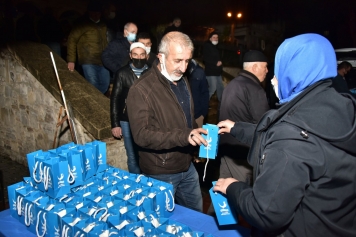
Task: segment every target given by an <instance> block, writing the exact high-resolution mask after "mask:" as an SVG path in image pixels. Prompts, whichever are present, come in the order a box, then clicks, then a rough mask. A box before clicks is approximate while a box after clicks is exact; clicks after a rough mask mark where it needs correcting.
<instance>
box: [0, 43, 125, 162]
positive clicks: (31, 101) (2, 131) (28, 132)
mask: <svg viewBox="0 0 356 237" xmlns="http://www.w3.org/2000/svg"><path fill="white" fill-rule="evenodd" d="M44 55H47V57H45V56H44ZM49 55H50V54H49V48H48V47H47V46H45V45H41V44H34V43H23V44H16V45H11V44H10V45H8V46H7V47H4V48H1V50H0V155H1V157H3V156H5V157H10V158H11V159H12V160H15V161H17V162H19V163H22V164H25V165H26V164H27V161H26V154H27V153H29V152H32V151H35V150H39V149H42V150H48V149H52V148H53V142H54V139H55V132H56V124H57V122H58V117H59V109H60V107H61V106H62V104H63V100H62V96H61V93H60V90H59V86H58V81H57V79H56V76H55V71H54V67H53V65H51V64H52V62H51V60H50V57H49ZM55 60H56V64H57V67H58V73H59V75H60V76H59V77H60V78H61V76H63V74H64V77H63V78H62V79H61V84H62V87H63V91H64V94H65V97H66V100H68V101H70V102H71V105H72V109H73V113H74V116H73V119H74V122H75V128H76V131H77V137H78V143H80V144H84V143H86V142H89V141H92V140H94V139H96V140H102V141H104V142H106V144H107V157H108V163H109V164H110V165H113V166H115V167H119V168H122V169H127V164H126V159H127V158H126V153H125V148H124V146H123V141H122V140H121V141H120V140H116V139H112V138H111V131H110V118H109V99H108V98H106V97H105V96H103V95H102V94H101V93H100V92H98V91H97V90H96V89H95V88H94V87H93V86H91V85H90V84H89V83H87V82H86V81H85V79H84V78H82V77H81V76H80V75H79V74H78V73H71V74H69V72H68V70H64V69H63V67H64V68H65V69H66V63H65V62H64V61H63V60H62V59H61V58H60V57H58V56H57V55H55ZM51 68H52V69H51ZM63 116H64V112H63V113H62V115H61V116H60V118H62V117H63ZM70 141H72V138H71V132H70V129H69V126H68V123H67V121H65V122H64V123H63V124H62V126H59V127H58V133H57V137H56V144H55V146H58V145H62V144H65V143H68V142H70Z"/></svg>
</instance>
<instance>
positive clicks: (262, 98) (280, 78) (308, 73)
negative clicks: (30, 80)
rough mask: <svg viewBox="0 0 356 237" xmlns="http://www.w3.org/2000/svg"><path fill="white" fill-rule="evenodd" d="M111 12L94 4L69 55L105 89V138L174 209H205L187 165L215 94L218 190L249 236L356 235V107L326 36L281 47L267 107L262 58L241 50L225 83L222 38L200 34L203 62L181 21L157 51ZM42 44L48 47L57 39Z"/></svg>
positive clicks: (344, 66)
mask: <svg viewBox="0 0 356 237" xmlns="http://www.w3.org/2000/svg"><path fill="white" fill-rule="evenodd" d="M114 12H115V7H114V6H113V5H108V6H103V5H101V4H100V2H97V1H90V3H89V5H88V8H87V14H85V15H84V16H83V17H81V18H80V19H79V20H78V21H77V23H76V24H75V25H74V26H73V28H72V29H71V31H70V33H69V35H68V40H67V56H66V60H67V65H68V70H70V71H74V70H76V68H78V67H80V68H81V69H82V71H83V75H84V77H85V79H86V80H87V81H88V82H89V83H91V84H92V85H93V86H95V87H96V88H97V89H98V90H99V91H100V92H101V93H103V94H105V93H107V92H108V90H109V85H110V83H112V85H113V88H112V91H111V94H110V115H111V126H112V135H113V136H114V137H115V138H118V139H121V138H123V140H124V145H125V149H126V154H127V165H128V169H129V171H130V172H131V173H136V174H145V175H147V176H149V177H152V178H155V179H158V180H162V181H165V182H168V183H171V184H172V185H173V187H174V196H175V201H176V203H178V204H180V205H183V206H185V207H188V208H191V209H194V210H196V211H200V212H202V209H203V204H202V203H203V202H202V194H201V190H200V184H199V175H198V173H197V171H196V168H195V166H194V163H193V160H194V154H195V152H196V150H197V147H199V146H207V145H208V142H207V141H206V140H205V139H204V138H203V136H202V134H207V131H206V130H204V129H203V128H202V125H203V123H204V119H205V118H206V116H207V114H208V110H209V100H210V99H211V97H212V95H213V94H214V93H215V92H216V94H217V99H218V101H219V121H220V122H219V123H218V124H217V126H218V127H219V133H220V136H221V137H220V141H219V154H218V157H219V159H220V161H221V164H220V178H219V180H218V181H217V183H216V185H215V186H214V190H215V191H217V192H221V193H223V194H226V196H227V198H228V201H229V204H230V206H231V208H232V209H233V210H234V211H235V212H236V213H237V214H238V215H240V216H242V217H243V218H244V219H245V220H246V221H247V222H248V223H249V224H250V225H251V226H252V235H256V236H356V222H355V210H356V184H355V180H356V172H355V168H356V159H355V158H356V150H355V148H356V113H355V112H356V111H355V109H356V101H355V99H354V95H353V94H352V93H350V91H349V90H348V88H347V85H346V84H345V79H344V76H345V75H346V73H347V72H348V71H349V70H350V69H351V65H350V64H349V63H347V62H343V63H341V64H340V65H339V66H338V67H337V68H336V57H335V52H334V49H333V47H332V46H331V44H330V42H329V41H328V40H327V39H326V38H324V37H323V36H320V35H317V34H303V35H298V36H295V37H293V38H290V39H286V40H285V41H284V42H283V43H282V44H281V45H280V46H279V48H278V50H277V53H276V56H275V60H274V69H270V70H274V73H273V75H274V77H273V78H272V79H271V80H270V86H269V87H268V88H270V89H271V91H272V92H273V93H274V94H275V96H276V98H278V99H277V103H273V106H271V103H270V101H269V100H268V99H267V97H266V91H265V88H264V87H263V82H264V80H265V79H266V75H267V73H268V70H269V69H268V63H269V60H268V58H267V57H266V56H265V55H264V54H263V52H261V51H258V50H250V51H248V52H246V53H245V54H244V56H243V68H242V70H241V71H240V72H239V74H238V75H237V76H236V77H235V78H234V79H233V80H232V81H231V82H230V83H228V84H227V86H225V88H224V84H223V78H222V73H223V62H222V59H221V54H220V51H219V48H218V45H219V32H217V31H213V32H211V33H210V34H209V36H207V41H206V42H205V44H204V46H203V60H202V62H203V64H204V67H202V66H201V65H199V63H198V62H197V61H196V60H194V59H192V58H193V52H194V45H193V42H192V40H191V39H190V37H189V36H188V35H186V34H184V33H183V32H182V31H181V19H180V18H174V19H173V22H172V23H171V25H169V26H168V27H167V29H166V30H165V32H164V36H163V37H162V39H161V41H160V42H159V46H158V50H157V53H156V52H153V50H151V49H152V39H151V37H150V34H149V33H148V32H140V31H139V29H138V26H137V25H136V24H135V23H133V22H128V23H126V24H125V25H124V27H123V29H122V31H121V29H118V28H117V25H115V24H113V22H112V19H113V17H115V14H114ZM49 16H50V12H49V13H48V16H47V18H45V19H44V22H43V24H44V23H45V22H49V21H50V20H49V19H50V17H49ZM43 28H45V27H43ZM22 33H26V32H25V30H23V32H22ZM41 38H42V39H43V42H46V43H48V45H49V47H53V48H55V46H54V45H53V41H55V40H54V39H51V38H46V37H45V36H43V37H41ZM268 81H269V80H268ZM211 212H212V213H213V211H211Z"/></svg>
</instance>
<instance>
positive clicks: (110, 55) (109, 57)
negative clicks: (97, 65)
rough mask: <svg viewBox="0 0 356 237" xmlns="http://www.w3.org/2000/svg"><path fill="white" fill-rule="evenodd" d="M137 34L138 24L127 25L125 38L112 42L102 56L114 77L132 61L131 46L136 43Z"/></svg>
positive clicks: (129, 23) (130, 23)
mask: <svg viewBox="0 0 356 237" xmlns="http://www.w3.org/2000/svg"><path fill="white" fill-rule="evenodd" d="M136 34H137V26H136V24H134V23H132V22H128V23H126V24H125V26H124V34H123V37H121V38H117V39H114V40H113V41H111V42H110V43H109V44H108V46H107V47H106V48H105V49H104V51H103V53H102V54H101V59H102V61H103V64H104V66H105V67H106V68H107V69H109V70H110V72H111V73H112V74H113V75H115V73H116V72H117V70H119V69H120V68H122V67H123V66H125V65H126V64H127V63H128V62H129V61H130V46H131V44H132V43H133V42H135V40H136Z"/></svg>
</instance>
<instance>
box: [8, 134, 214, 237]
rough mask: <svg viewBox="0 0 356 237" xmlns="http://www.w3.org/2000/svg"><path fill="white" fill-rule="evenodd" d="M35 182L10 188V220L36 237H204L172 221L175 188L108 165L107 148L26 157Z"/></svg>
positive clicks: (72, 147) (69, 147) (70, 148)
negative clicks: (22, 225) (19, 224)
mask: <svg viewBox="0 0 356 237" xmlns="http://www.w3.org/2000/svg"><path fill="white" fill-rule="evenodd" d="M27 161H28V167H29V169H30V174H31V177H25V178H24V181H22V182H19V183H16V184H13V185H11V186H9V187H8V193H9V202H10V203H11V205H10V213H11V216H12V217H14V218H16V219H17V220H18V221H20V222H21V223H23V224H24V225H26V226H27V228H28V230H29V231H30V232H32V233H34V234H36V235H37V236H40V237H43V236H50V237H52V236H53V237H54V236H63V237H67V236H72V237H74V236H77V237H89V236H198V237H199V236H201V237H203V236H204V237H207V236H210V235H206V234H204V233H203V232H197V231H193V230H191V229H190V228H189V227H187V226H185V225H184V224H181V223H178V222H174V221H172V220H170V219H169V217H170V216H171V215H172V213H173V210H174V197H173V186H172V185H171V184H168V183H165V182H162V181H159V180H156V179H153V178H149V177H146V176H144V175H137V174H131V173H129V172H127V171H125V170H121V169H118V168H115V167H112V166H109V165H107V164H106V144H105V143H104V142H100V141H93V142H90V143H87V144H85V145H76V144H74V143H69V144H66V145H63V146H61V147H59V148H57V149H53V150H49V151H42V150H39V151H35V152H32V153H29V154H27Z"/></svg>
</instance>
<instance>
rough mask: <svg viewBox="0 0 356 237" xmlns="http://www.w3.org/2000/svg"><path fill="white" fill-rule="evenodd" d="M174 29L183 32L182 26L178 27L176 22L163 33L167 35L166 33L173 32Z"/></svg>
mask: <svg viewBox="0 0 356 237" xmlns="http://www.w3.org/2000/svg"><path fill="white" fill-rule="evenodd" d="M172 31H179V32H182V28H181V27H180V26H179V27H176V26H175V25H174V24H172V25H171V26H167V28H166V29H165V30H164V32H163V35H165V34H167V33H169V32H172Z"/></svg>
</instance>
